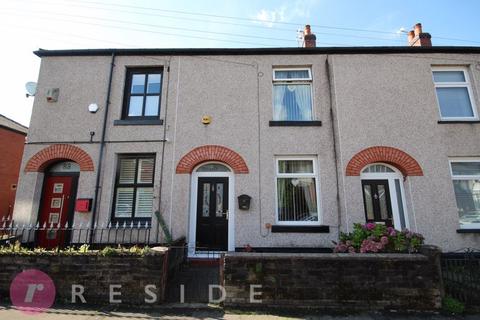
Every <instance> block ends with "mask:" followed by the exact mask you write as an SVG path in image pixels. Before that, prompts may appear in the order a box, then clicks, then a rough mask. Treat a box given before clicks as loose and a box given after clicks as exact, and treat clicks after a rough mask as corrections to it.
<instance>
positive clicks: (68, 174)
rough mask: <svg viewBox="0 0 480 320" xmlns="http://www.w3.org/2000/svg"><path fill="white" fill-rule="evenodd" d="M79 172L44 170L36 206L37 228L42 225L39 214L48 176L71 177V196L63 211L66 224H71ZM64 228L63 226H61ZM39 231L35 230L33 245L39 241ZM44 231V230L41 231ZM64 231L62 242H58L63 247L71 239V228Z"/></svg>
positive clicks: (40, 213)
mask: <svg viewBox="0 0 480 320" xmlns="http://www.w3.org/2000/svg"><path fill="white" fill-rule="evenodd" d="M79 175H80V173H79V172H45V176H44V178H43V185H42V193H41V198H40V206H39V208H38V213H37V222H36V224H38V225H39V229H42V227H43V225H42V223H41V222H40V219H41V215H42V209H43V205H44V202H45V198H46V197H44V194H45V189H46V186H47V180H48V178H49V177H71V178H72V184H71V198H70V201H69V204H68V208H67V210H66V211H65V213H66V214H67V222H68V225H69V226H71V225H72V224H73V217H74V211H75V201H76V198H77V189H78V177H79ZM62 228H64V226H62ZM39 232H42V231H41V230H37V231H36V232H35V245H37V244H38V243H39ZM43 232H45V231H43ZM63 232H65V234H64V236H63V240H64V241H63V243H60V244H59V247H64V246H66V245H68V244H69V243H70V241H71V239H70V237H71V230H66V231H63Z"/></svg>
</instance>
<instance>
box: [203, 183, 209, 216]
mask: <svg viewBox="0 0 480 320" xmlns="http://www.w3.org/2000/svg"><path fill="white" fill-rule="evenodd" d="M209 216H210V183H204V184H203V200H202V217H209Z"/></svg>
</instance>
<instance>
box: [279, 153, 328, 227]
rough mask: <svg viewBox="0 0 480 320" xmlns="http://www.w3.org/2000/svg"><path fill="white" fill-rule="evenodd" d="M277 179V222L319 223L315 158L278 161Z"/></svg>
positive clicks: (280, 159)
mask: <svg viewBox="0 0 480 320" xmlns="http://www.w3.org/2000/svg"><path fill="white" fill-rule="evenodd" d="M276 180H277V181H276V183H277V185H276V187H277V189H276V191H277V195H276V197H277V223H278V224H296V225H305V224H319V223H320V219H319V214H318V213H319V206H318V199H317V194H318V183H317V176H316V169H315V159H313V158H279V159H277V177H276Z"/></svg>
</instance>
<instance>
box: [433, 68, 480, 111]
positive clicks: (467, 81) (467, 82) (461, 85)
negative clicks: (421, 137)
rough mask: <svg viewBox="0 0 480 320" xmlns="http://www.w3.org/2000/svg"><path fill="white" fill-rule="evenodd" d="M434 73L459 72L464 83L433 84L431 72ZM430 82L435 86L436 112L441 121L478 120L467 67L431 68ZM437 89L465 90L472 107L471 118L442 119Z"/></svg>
mask: <svg viewBox="0 0 480 320" xmlns="http://www.w3.org/2000/svg"><path fill="white" fill-rule="evenodd" d="M436 71H440V72H441V71H461V72H463V76H464V78H465V82H435V79H434V77H433V72H436ZM432 80H433V84H434V86H435V98H436V99H437V106H438V112H439V113H440V119H441V120H443V121H469V120H471V121H473V120H478V113H477V107H476V104H475V99H474V95H473V91H472V84H471V82H470V76H469V74H468V68H467V67H458V66H455V67H432ZM437 88H467V92H468V97H469V99H470V105H471V106H472V113H473V116H472V117H444V116H443V115H442V109H441V107H440V101H439V100H438V95H437Z"/></svg>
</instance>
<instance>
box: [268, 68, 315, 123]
mask: <svg viewBox="0 0 480 320" xmlns="http://www.w3.org/2000/svg"><path fill="white" fill-rule="evenodd" d="M312 114H313V112H312V72H311V70H310V68H290V69H283V68H282V69H280V68H276V69H274V70H273V120H274V121H311V120H313V116H312Z"/></svg>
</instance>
